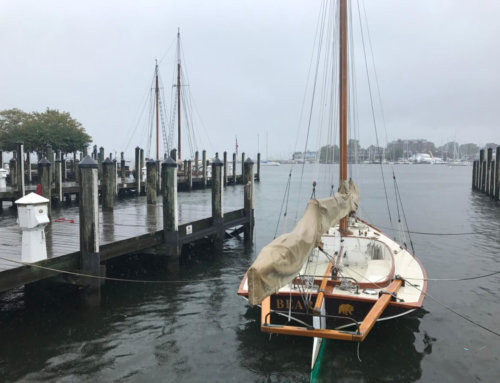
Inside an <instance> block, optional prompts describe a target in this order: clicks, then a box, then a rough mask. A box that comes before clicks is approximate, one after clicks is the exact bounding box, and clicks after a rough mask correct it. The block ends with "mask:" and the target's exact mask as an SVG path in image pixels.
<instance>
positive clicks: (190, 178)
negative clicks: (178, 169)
mask: <svg viewBox="0 0 500 383" xmlns="http://www.w3.org/2000/svg"><path fill="white" fill-rule="evenodd" d="M187 187H188V190H189V191H191V190H193V166H192V162H191V160H189V161H188V162H187Z"/></svg>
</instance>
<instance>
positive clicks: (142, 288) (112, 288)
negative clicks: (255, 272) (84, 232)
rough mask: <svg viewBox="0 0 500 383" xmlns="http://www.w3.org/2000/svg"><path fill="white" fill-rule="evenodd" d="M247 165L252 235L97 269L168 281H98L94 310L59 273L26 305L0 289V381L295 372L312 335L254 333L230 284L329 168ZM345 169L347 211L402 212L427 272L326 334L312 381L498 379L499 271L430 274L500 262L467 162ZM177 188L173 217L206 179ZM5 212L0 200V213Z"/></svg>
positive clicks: (269, 377) (19, 295)
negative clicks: (357, 338)
mask: <svg viewBox="0 0 500 383" xmlns="http://www.w3.org/2000/svg"><path fill="white" fill-rule="evenodd" d="M261 170H262V172H261V173H262V174H261V178H262V182H260V183H255V194H254V196H255V217H256V227H255V238H254V241H253V244H250V245H249V244H245V243H244V242H243V240H242V239H241V238H232V239H228V240H226V241H225V243H224V250H223V252H222V253H214V252H213V251H211V250H210V249H209V248H204V249H202V250H200V249H198V250H197V251H196V253H195V252H193V254H191V255H190V256H189V257H188V258H189V259H186V260H185V261H184V262H183V263H182V264H181V267H180V270H179V271H178V272H175V273H174V272H172V271H166V270H165V269H164V268H162V267H156V266H155V264H154V262H155V260H154V259H152V257H151V256H150V255H132V256H127V257H126V258H124V259H122V260H121V261H120V262H114V263H113V264H112V265H109V267H108V275H109V276H112V277H118V278H127V279H135V280H166V281H169V282H170V283H130V282H114V281H107V282H106V284H105V285H104V286H103V288H102V304H101V307H100V308H99V309H98V310H88V309H83V308H82V307H80V306H79V305H78V304H77V303H76V302H77V301H78V300H77V299H76V296H77V295H78V294H77V293H78V292H77V289H76V288H74V289H71V288H66V287H65V286H64V285H61V286H58V288H57V289H55V290H62V291H51V292H50V293H49V292H47V294H45V295H44V296H40V297H38V298H37V302H36V303H35V304H34V303H30V304H27V302H26V299H25V294H24V288H22V287H21V288H18V289H15V290H11V291H8V292H6V293H3V294H1V295H0V381H2V382H17V381H20V382H24V381H27V382H53V381H58V382H79V381H82V382H87V381H99V382H112V381H117V382H309V381H310V358H311V348H312V340H311V339H306V338H297V337H289V336H272V337H269V334H264V333H261V332H260V330H259V326H260V310H259V309H258V308H255V307H250V306H248V304H247V303H246V301H245V300H243V299H242V298H240V297H239V296H237V294H236V291H237V288H238V285H239V282H240V280H241V277H242V275H243V274H244V273H245V271H246V270H247V268H248V266H249V265H250V264H251V262H252V260H253V259H254V258H255V257H256V254H257V253H258V251H259V250H260V249H261V248H262V247H263V246H265V245H266V244H267V243H268V242H269V241H271V240H272V239H273V237H274V235H275V233H277V234H280V233H282V232H283V230H286V228H288V229H290V228H291V227H292V225H293V223H294V222H295V220H296V219H297V217H300V215H301V213H302V212H303V210H304V208H305V204H306V202H307V199H308V198H310V197H311V196H312V195H315V196H316V197H317V198H321V197H326V196H328V195H329V194H330V191H331V188H332V179H333V183H334V189H336V188H337V187H338V184H337V175H336V173H334V174H333V177H332V174H331V173H330V168H329V167H327V166H325V165H319V166H315V165H305V166H304V167H302V165H293V166H290V165H281V166H269V167H262V169H261ZM290 171H291V173H292V175H291V187H290V190H291V192H290V196H289V198H284V197H285V194H284V192H285V190H286V187H287V181H288V179H289V173H290ZM351 171H352V175H353V178H354V181H355V182H356V183H357V185H358V187H359V189H360V194H361V205H360V210H359V216H360V217H362V218H364V219H365V220H367V221H369V222H370V223H372V224H374V225H375V226H379V228H381V229H383V230H384V231H385V232H386V233H387V234H393V235H395V236H396V237H397V238H399V234H398V233H393V232H392V229H391V228H392V227H396V226H397V224H398V218H399V217H400V218H401V220H403V216H406V218H407V221H408V228H409V230H410V232H413V233H412V234H410V235H408V234H406V237H405V238H404V241H405V243H406V244H407V246H408V247H411V246H412V245H413V247H414V250H415V253H416V255H417V256H418V257H419V258H420V260H421V261H422V263H423V265H424V267H425V268H426V270H427V274H428V277H429V278H430V279H431V280H430V281H429V287H428V294H429V296H428V297H427V298H426V300H425V301H424V308H423V309H421V310H418V311H415V312H413V313H411V314H409V315H407V316H405V317H401V318H398V319H394V320H391V321H385V322H380V323H377V324H376V325H375V327H374V329H373V330H372V332H371V333H370V335H369V336H368V338H367V339H366V340H365V341H364V342H363V343H361V344H360V345H359V349H358V347H357V344H354V343H343V342H340V341H327V342H326V344H325V347H324V348H323V353H322V355H321V365H320V369H319V371H318V374H317V380H316V381H324V382H331V381H335V382H380V381H397V382H433V381H436V382H471V381H481V382H497V381H499V379H500V367H499V366H500V360H499V358H500V337H499V336H498V335H495V334H493V333H491V332H488V331H487V330H486V329H484V328H482V327H480V326H483V327H485V328H487V329H490V330H492V331H493V332H496V333H500V325H499V321H498V318H500V287H499V286H500V274H496V275H492V276H489V277H485V278H479V279H471V280H463V281H449V280H448V281H445V280H439V279H461V278H468V277H474V276H481V275H485V274H490V273H492V272H495V271H499V270H500V256H499V254H500V205H499V203H495V202H492V201H491V200H490V199H489V197H487V196H485V195H483V194H479V193H474V192H472V190H471V172H472V167H469V166H467V167H448V166H445V165H442V166H433V165H394V166H390V165H383V166H380V165H353V166H352V167H351ZM382 171H383V177H382ZM393 171H394V173H395V176H396V181H397V188H398V189H399V193H400V196H401V200H402V202H403V209H401V208H400V209H399V214H398V210H397V209H396V205H395V202H394V195H395V185H394V182H393ZM302 173H303V176H302V180H303V181H302V182H300V181H299V180H300V179H301V174H302ZM382 178H383V179H384V180H385V183H386V187H385V190H386V191H387V195H388V199H387V200H388V203H389V204H390V206H391V217H390V218H389V215H388V213H387V201H386V194H385V192H384V186H383V184H382V182H381V181H382ZM313 181H316V182H317V186H316V189H315V190H314V191H313V187H312V182H313ZM224 193H225V194H224V204H225V207H226V209H227V210H230V209H231V208H241V207H242V205H243V197H242V194H243V193H242V190H241V186H236V187H228V188H226V189H225V192H224ZM298 195H299V196H298ZM141 198H142V197H141ZM179 199H180V203H181V205H182V204H184V205H183V206H184V208H182V207H181V208H180V214H181V216H182V214H193V215H195V212H196V209H201V210H202V211H203V212H206V214H207V215H209V214H210V205H209V204H210V191H209V190H201V191H194V192H192V193H181V194H180V196H179ZM200 206H201V207H200ZM188 207H189V208H188ZM284 211H286V212H287V214H286V217H285V218H283V212H284ZM280 212H281V216H282V217H281V220H280V222H279V224H278V217H279V216H280ZM200 218H201V217H200ZM391 221H392V224H391ZM13 222H14V218H13V216H12V212H9V211H8V210H7V209H4V212H3V213H2V214H1V215H0V224H7V223H9V224H12V223H13ZM433 279H438V280H433ZM452 310H453V311H454V312H455V313H454V312H452ZM457 313H458V314H460V315H462V316H464V317H466V318H467V319H468V320H466V319H464V318H462V317H460V316H459V315H457ZM358 356H359V357H358Z"/></svg>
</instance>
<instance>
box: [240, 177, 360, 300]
mask: <svg viewBox="0 0 500 383" xmlns="http://www.w3.org/2000/svg"><path fill="white" fill-rule="evenodd" d="M358 202H359V192H358V189H357V187H356V185H354V182H352V180H350V181H349V188H348V187H347V182H344V183H343V184H342V186H341V187H340V189H339V192H338V193H336V194H335V195H334V196H333V197H329V198H324V199H320V200H316V199H313V200H311V201H310V202H309V203H308V204H307V208H306V211H305V213H304V215H303V216H302V218H301V219H300V221H299V222H297V225H296V226H295V228H294V229H293V231H292V232H291V233H287V234H283V235H281V236H279V237H278V238H276V239H275V240H274V241H272V242H271V243H270V244H269V245H267V246H266V247H264V248H263V249H262V250H261V252H260V253H259V255H258V256H257V259H256V260H255V261H254V263H253V264H252V266H250V268H249V269H248V272H247V275H248V301H249V303H250V304H252V305H258V304H260V303H261V302H262V300H263V299H264V298H266V297H267V296H269V295H271V294H274V293H276V292H277V291H278V290H279V289H280V288H281V287H283V286H285V285H287V284H288V283H290V282H291V281H292V280H293V279H294V278H295V277H296V276H297V274H298V273H299V271H300V269H301V268H302V266H303V265H304V263H305V261H306V260H307V257H308V256H309V253H310V252H311V250H312V249H313V248H314V247H315V246H316V244H317V243H318V241H320V239H321V236H322V235H323V234H324V233H326V232H327V231H328V229H329V228H330V227H332V226H334V225H336V224H337V223H338V222H339V221H340V219H341V218H343V217H345V216H346V215H348V214H349V213H351V212H355V211H356V210H357V208H358Z"/></svg>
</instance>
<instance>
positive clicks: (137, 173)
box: [134, 147, 141, 196]
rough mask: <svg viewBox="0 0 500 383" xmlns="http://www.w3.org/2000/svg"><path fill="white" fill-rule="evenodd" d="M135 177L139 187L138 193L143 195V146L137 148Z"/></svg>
mask: <svg viewBox="0 0 500 383" xmlns="http://www.w3.org/2000/svg"><path fill="white" fill-rule="evenodd" d="M134 178H135V183H136V188H137V195H138V196H140V195H141V148H139V147H136V148H135V171H134Z"/></svg>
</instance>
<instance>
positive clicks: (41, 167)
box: [38, 158, 52, 218]
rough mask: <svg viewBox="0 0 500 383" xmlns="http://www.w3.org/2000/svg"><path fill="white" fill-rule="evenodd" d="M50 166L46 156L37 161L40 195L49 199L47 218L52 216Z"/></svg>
mask: <svg viewBox="0 0 500 383" xmlns="http://www.w3.org/2000/svg"><path fill="white" fill-rule="evenodd" d="M50 168H51V163H50V161H48V160H47V159H46V158H42V159H41V160H40V161H38V183H40V185H41V186H42V196H43V197H45V198H47V199H48V200H49V205H48V207H47V212H48V214H49V218H51V217H52V206H51V205H52V203H51V194H52V185H51V175H52V170H51V169H50Z"/></svg>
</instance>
